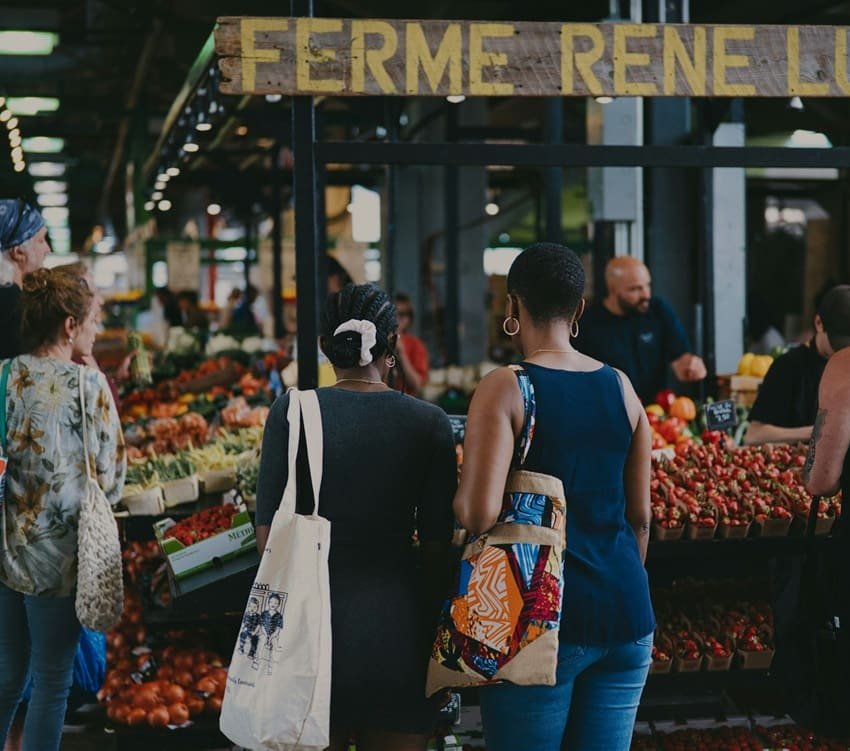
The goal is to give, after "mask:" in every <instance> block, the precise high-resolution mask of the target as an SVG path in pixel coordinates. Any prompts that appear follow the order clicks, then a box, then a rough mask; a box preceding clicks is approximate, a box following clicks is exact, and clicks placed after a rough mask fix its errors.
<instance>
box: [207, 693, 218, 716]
mask: <svg viewBox="0 0 850 751" xmlns="http://www.w3.org/2000/svg"><path fill="white" fill-rule="evenodd" d="M207 712H209V713H210V714H221V697H220V696H211V697H210V698H209V699H207Z"/></svg>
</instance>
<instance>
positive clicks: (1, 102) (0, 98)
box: [0, 96, 6, 107]
mask: <svg viewBox="0 0 850 751" xmlns="http://www.w3.org/2000/svg"><path fill="white" fill-rule="evenodd" d="M5 104H6V97H3V96H0V107H3V106H5Z"/></svg>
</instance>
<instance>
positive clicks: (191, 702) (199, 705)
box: [186, 696, 206, 717]
mask: <svg viewBox="0 0 850 751" xmlns="http://www.w3.org/2000/svg"><path fill="white" fill-rule="evenodd" d="M186 706H187V707H188V708H189V714H190V715H191V716H192V717H194V716H195V715H199V714H201V712H203V711H204V707H206V702H205V701H204V700H203V699H202V698H201V697H200V696H189V697H187V698H186Z"/></svg>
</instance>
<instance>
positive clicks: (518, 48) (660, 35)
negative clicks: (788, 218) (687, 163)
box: [215, 17, 850, 97]
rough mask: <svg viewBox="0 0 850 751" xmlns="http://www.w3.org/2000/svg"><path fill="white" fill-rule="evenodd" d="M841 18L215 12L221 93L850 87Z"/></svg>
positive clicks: (739, 93)
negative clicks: (836, 22) (407, 17)
mask: <svg viewBox="0 0 850 751" xmlns="http://www.w3.org/2000/svg"><path fill="white" fill-rule="evenodd" d="M849 30H850V29H848V27H844V26H712V25H681V24H633V23H599V24H590V23H530V22H517V23H503V22H483V21H482V22H478V21H402V20H386V21H382V20H364V19H351V18H345V19H343V18H244V17H225V18H219V19H218V27H217V28H216V31H215V49H216V53H217V54H218V55H219V57H220V58H221V59H220V61H219V64H220V66H221V70H222V73H223V79H224V80H223V82H222V85H221V90H222V92H224V93H225V94H292V95H298V94H305V95H326V96H327V95H331V96H440V97H444V96H449V95H465V96H550V97H551V96H603V95H604V96H648V97H655V96H698V97H701V96H709V97H724V96H735V97H756V96H758V97H789V96H806V97H842V96H848V95H850V77H849V76H848V62H847V52H848V50H847V37H848V31H849Z"/></svg>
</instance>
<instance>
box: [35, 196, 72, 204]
mask: <svg viewBox="0 0 850 751" xmlns="http://www.w3.org/2000/svg"><path fill="white" fill-rule="evenodd" d="M37 199H38V205H39V206H67V205H68V195H67V193H42V194H41V195H39V196H37Z"/></svg>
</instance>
